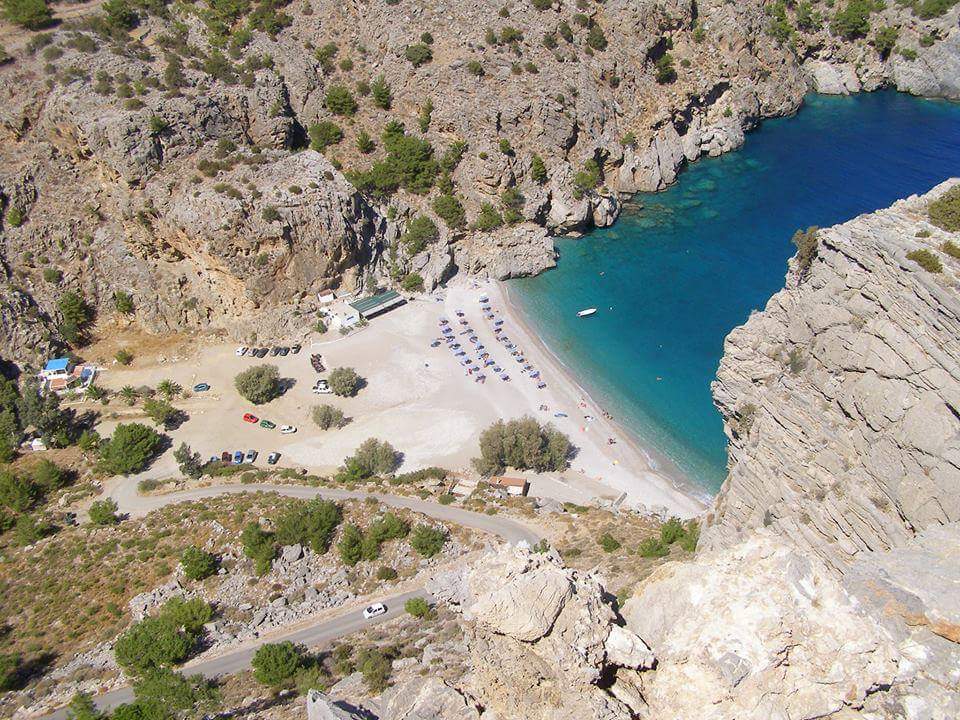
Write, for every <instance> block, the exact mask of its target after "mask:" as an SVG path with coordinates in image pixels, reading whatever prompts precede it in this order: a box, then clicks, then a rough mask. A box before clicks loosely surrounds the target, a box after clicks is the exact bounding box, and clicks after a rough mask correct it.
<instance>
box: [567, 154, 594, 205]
mask: <svg viewBox="0 0 960 720" xmlns="http://www.w3.org/2000/svg"><path fill="white" fill-rule="evenodd" d="M599 184H600V165H599V163H597V161H596V160H594V159H593V158H590V159H589V160H587V161H586V162H585V163H584V164H583V169H582V170H580V171H579V172H578V173H576V174H575V175H574V176H573V196H574V197H575V198H577V199H580V198H582V197H583V196H584V195H586V194H587V193H589V192H592V191H593V190H594V189H596V187H597V185H599Z"/></svg>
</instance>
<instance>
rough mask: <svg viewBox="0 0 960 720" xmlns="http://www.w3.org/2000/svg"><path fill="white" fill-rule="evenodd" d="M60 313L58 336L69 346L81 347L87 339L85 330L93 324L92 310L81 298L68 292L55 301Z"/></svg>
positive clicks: (70, 291)
mask: <svg viewBox="0 0 960 720" xmlns="http://www.w3.org/2000/svg"><path fill="white" fill-rule="evenodd" d="M57 309H58V310H59V311H60V317H61V320H60V334H61V335H63V338H64V340H66V341H67V342H68V343H70V344H71V345H82V344H84V343H85V342H86V339H87V329H88V328H89V327H90V324H91V323H92V322H93V309H92V308H91V307H90V306H89V305H87V302H86V300H84V299H83V297H82V296H80V295H79V294H77V293H75V292H73V291H72V290H68V291H67V292H65V293H64V294H63V295H61V296H60V299H59V300H58V301H57Z"/></svg>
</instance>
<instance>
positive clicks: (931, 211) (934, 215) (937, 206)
mask: <svg viewBox="0 0 960 720" xmlns="http://www.w3.org/2000/svg"><path fill="white" fill-rule="evenodd" d="M927 216H928V217H929V218H930V222H932V223H933V224H934V225H936V226H937V227H938V228H941V229H943V230H946V231H947V232H960V185H955V186H953V187H952V188H950V189H949V190H947V192H945V193H944V194H943V195H941V196H940V197H939V198H937V199H936V200H934V201H933V202H931V203H930V204H929V205H928V206H927Z"/></svg>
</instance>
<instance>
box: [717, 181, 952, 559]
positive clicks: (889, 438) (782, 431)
mask: <svg viewBox="0 0 960 720" xmlns="http://www.w3.org/2000/svg"><path fill="white" fill-rule="evenodd" d="M955 182H956V181H949V182H947V183H944V184H942V185H940V186H938V187H937V188H934V189H933V190H932V191H931V192H930V193H928V194H927V195H925V196H923V197H911V198H908V199H906V200H902V201H900V202H898V203H896V204H894V205H893V206H892V207H891V208H889V209H886V210H881V211H878V212H876V213H873V214H871V215H864V216H861V217H858V218H855V219H853V220H851V221H849V222H846V223H844V224H842V225H838V226H835V227H832V228H827V229H824V230H820V231H819V232H818V233H817V237H818V240H819V242H818V245H817V249H816V254H815V256H814V257H813V258H812V260H811V261H810V263H809V267H807V268H804V267H801V265H800V261H799V260H797V259H796V258H795V259H794V260H792V261H791V263H790V268H789V272H788V275H787V281H786V287H785V288H784V289H783V290H782V291H780V292H779V293H777V294H776V295H774V296H773V297H772V298H771V299H770V301H769V302H768V303H767V306H766V308H765V309H764V310H763V312H760V313H756V314H754V315H753V316H751V318H750V319H749V320H748V321H747V323H746V324H745V325H743V326H741V327H739V328H737V329H736V330H734V331H733V332H732V333H730V335H729V336H728V338H727V340H726V343H725V347H724V356H723V359H722V360H721V363H720V369H719V371H718V373H717V380H716V382H715V384H714V386H713V393H714V401H715V403H716V405H717V407H718V408H719V409H720V412H721V414H722V415H723V417H724V421H725V428H726V433H727V436H728V438H729V440H730V445H729V475H728V477H727V480H726V482H725V483H724V485H723V488H722V489H721V492H720V494H719V496H718V498H717V500H716V503H715V506H714V508H713V510H712V512H711V513H710V515H709V516H708V523H707V527H705V528H704V531H703V534H702V540H701V543H702V544H701V547H704V548H719V547H730V546H732V545H733V544H734V543H736V542H737V541H738V540H739V539H742V538H743V537H745V536H747V535H749V534H751V533H752V532H754V530H756V529H757V528H760V527H763V526H768V527H770V528H771V529H772V530H773V531H775V532H776V533H778V534H779V535H781V536H782V537H784V538H785V539H787V540H789V541H790V542H792V543H793V544H794V545H795V546H796V547H797V548H799V549H801V550H802V551H803V552H805V553H810V554H812V555H816V556H819V557H820V558H821V559H823V560H824V561H825V562H827V563H828V564H830V565H831V566H833V567H834V568H836V569H837V570H839V571H841V572H842V571H843V570H844V568H845V567H846V565H847V564H848V563H849V562H850V561H851V560H852V559H854V558H855V557H856V556H857V555H858V554H859V553H862V552H865V551H868V550H872V551H880V550H885V549H889V548H895V547H899V546H902V545H904V544H905V543H906V542H907V541H908V540H910V539H911V538H912V537H913V536H914V535H915V534H916V533H917V532H920V531H922V530H924V529H927V528H935V527H937V526H940V525H944V524H947V523H950V522H956V521H957V520H960V420H958V408H960V346H958V344H957V338H958V337H960V297H958V294H957V290H956V287H955V284H956V280H955V277H956V273H957V271H958V263H957V261H956V260H955V259H953V258H951V257H949V256H948V255H946V254H943V253H940V252H939V248H940V246H941V245H942V244H943V243H944V242H945V241H946V240H948V239H950V234H949V233H946V232H944V231H942V230H940V229H938V228H937V227H935V226H933V225H932V224H930V223H929V222H928V221H927V219H926V206H927V204H928V203H929V202H930V201H931V200H932V199H934V198H936V197H938V196H939V195H940V194H941V193H943V192H944V191H945V190H946V189H947V188H948V187H950V186H951V185H952V184H954V183H955ZM921 231H922V232H921ZM918 233H919V234H920V236H918ZM953 239H954V240H956V237H954V238H953ZM917 249H927V250H930V251H931V252H935V253H937V254H938V255H939V257H940V258H941V260H942V261H943V263H944V267H945V270H944V272H943V273H929V272H926V271H924V270H922V269H921V268H920V266H919V265H917V264H916V263H915V262H913V261H911V260H908V259H907V257H906V255H907V253H908V252H910V251H911V250H917Z"/></svg>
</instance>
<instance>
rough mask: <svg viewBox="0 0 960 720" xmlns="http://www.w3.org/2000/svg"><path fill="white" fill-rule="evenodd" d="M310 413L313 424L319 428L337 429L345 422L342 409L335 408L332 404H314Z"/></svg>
mask: <svg viewBox="0 0 960 720" xmlns="http://www.w3.org/2000/svg"><path fill="white" fill-rule="evenodd" d="M310 415H311V417H312V418H313V422H314V424H315V425H316V426H317V427H318V428H320V429H321V430H329V429H330V428H336V429H339V428H342V427H343V426H345V425H346V424H347V419H346V417H344V414H343V410H340V409H339V408H335V407H334V406H333V405H316V406H315V407H314V408H313V410H311V411H310Z"/></svg>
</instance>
